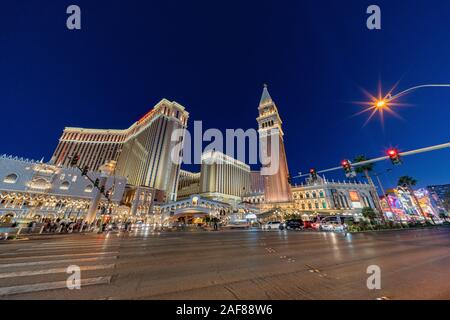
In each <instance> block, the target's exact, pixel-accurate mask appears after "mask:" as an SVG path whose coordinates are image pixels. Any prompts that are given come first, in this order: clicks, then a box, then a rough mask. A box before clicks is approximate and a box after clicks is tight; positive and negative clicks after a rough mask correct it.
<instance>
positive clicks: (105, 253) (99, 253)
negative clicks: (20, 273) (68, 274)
mask: <svg viewBox="0 0 450 320" xmlns="http://www.w3.org/2000/svg"><path fill="white" fill-rule="evenodd" d="M118 253H119V251H104V252H87V253H70V254H53V255H47V256H22V257H13V258H8V257H5V256H14V255H17V253H16V252H7V253H2V254H0V256H2V257H4V259H8V260H20V259H47V258H56V257H82V256H96V255H108V254H118Z"/></svg>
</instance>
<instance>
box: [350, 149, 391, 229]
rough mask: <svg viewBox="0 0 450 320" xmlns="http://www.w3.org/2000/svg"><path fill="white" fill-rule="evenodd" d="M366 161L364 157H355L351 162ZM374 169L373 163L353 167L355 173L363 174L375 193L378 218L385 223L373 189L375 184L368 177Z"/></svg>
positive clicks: (376, 194) (378, 200)
mask: <svg viewBox="0 0 450 320" xmlns="http://www.w3.org/2000/svg"><path fill="white" fill-rule="evenodd" d="M367 160H368V159H367V158H366V156H365V155H359V156H357V157H355V159H354V160H353V162H354V163H358V162H363V161H367ZM373 168H374V164H373V163H367V164H365V165H362V166H357V167H355V172H356V173H359V174H364V175H365V176H366V179H367V182H368V183H369V184H370V185H371V186H372V188H373V189H374V191H375V194H374V196H376V197H375V199H374V200H375V206H376V207H377V210H378V211H379V212H380V216H381V219H382V220H383V221H385V219H384V214H383V208H382V206H381V204H380V199H379V198H378V192H377V191H376V190H377V189H376V188H375V184H374V183H373V180H372V178H371V177H370V174H369V172H372V171H373Z"/></svg>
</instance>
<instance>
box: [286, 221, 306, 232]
mask: <svg viewBox="0 0 450 320" xmlns="http://www.w3.org/2000/svg"><path fill="white" fill-rule="evenodd" d="M281 228H282V229H284V228H286V229H287V230H302V229H303V228H304V225H303V220H302V219H289V220H286V222H285V223H284V226H281Z"/></svg>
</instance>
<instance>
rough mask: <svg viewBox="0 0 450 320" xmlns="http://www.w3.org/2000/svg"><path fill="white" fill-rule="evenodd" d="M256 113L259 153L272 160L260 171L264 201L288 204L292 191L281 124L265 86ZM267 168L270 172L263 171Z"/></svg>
mask: <svg viewBox="0 0 450 320" xmlns="http://www.w3.org/2000/svg"><path fill="white" fill-rule="evenodd" d="M258 111H259V117H258V118H257V119H256V120H257V121H258V125H259V130H258V133H259V142H260V143H259V146H260V152H262V153H264V154H265V155H267V156H268V158H269V159H272V160H271V163H270V164H265V163H263V167H262V170H261V174H262V175H263V179H264V196H265V201H266V202H267V203H277V202H289V201H291V200H292V191H291V186H290V184H289V169H288V165H287V159H286V151H285V149H284V140H283V136H284V133H283V129H282V124H283V122H282V121H281V118H280V115H279V114H278V109H277V106H276V105H275V102H274V101H273V100H272V98H271V96H270V94H269V90H268V89H267V85H264V89H263V93H262V96H261V101H260V102H259V107H258ZM273 153H277V154H273ZM274 159H275V160H274ZM268 166H271V168H270V170H264V169H268ZM274 169H275V170H274ZM264 171H266V173H267V174H265V173H264Z"/></svg>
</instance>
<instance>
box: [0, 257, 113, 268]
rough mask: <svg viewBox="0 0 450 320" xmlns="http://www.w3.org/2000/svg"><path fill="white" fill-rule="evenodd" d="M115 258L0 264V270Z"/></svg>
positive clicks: (102, 258) (103, 258)
mask: <svg viewBox="0 0 450 320" xmlns="http://www.w3.org/2000/svg"><path fill="white" fill-rule="evenodd" d="M116 258H117V256H110V257H95V258H80V259H62V260H47V261H34V262H18V263H7V264H0V269H1V268H12V267H26V266H39V265H46V264H56V263H70V264H74V263H80V262H93V261H99V260H106V259H116Z"/></svg>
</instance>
